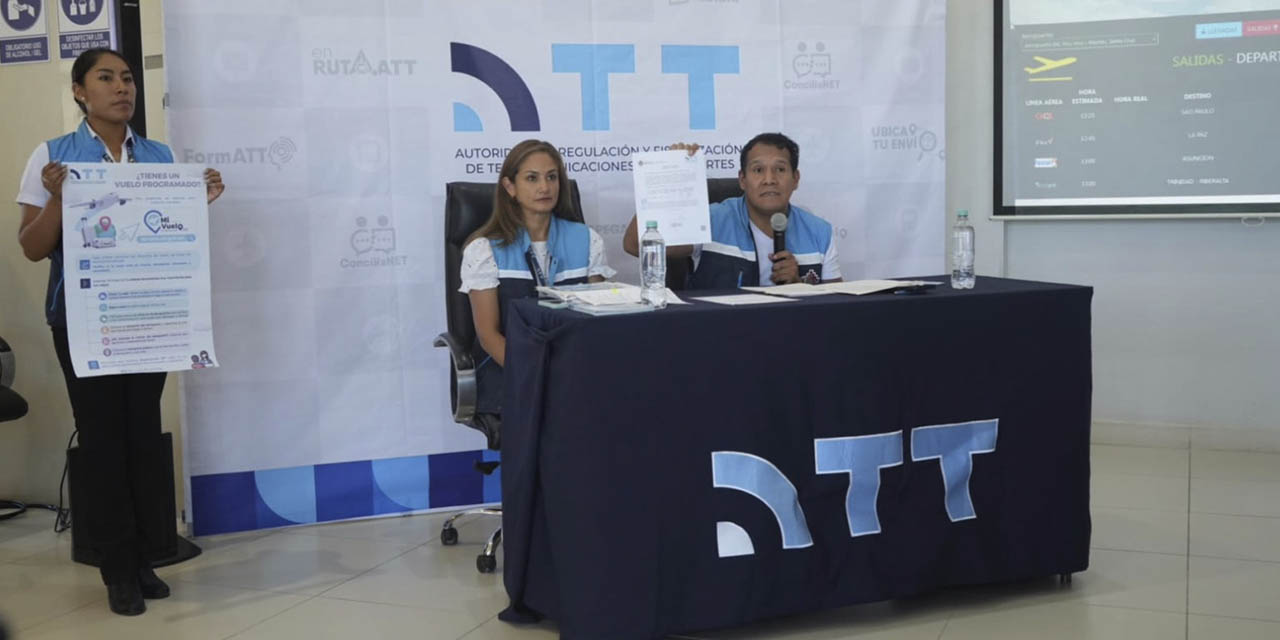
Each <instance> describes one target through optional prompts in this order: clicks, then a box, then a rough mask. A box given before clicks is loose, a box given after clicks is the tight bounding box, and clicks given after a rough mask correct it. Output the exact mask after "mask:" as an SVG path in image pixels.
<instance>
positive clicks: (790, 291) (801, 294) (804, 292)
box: [742, 282, 840, 298]
mask: <svg viewBox="0 0 1280 640" xmlns="http://www.w3.org/2000/svg"><path fill="white" fill-rule="evenodd" d="M742 290H743V291H754V292H756V293H764V294H768V295H771V296H785V297H788V298H808V297H809V296H831V295H835V294H837V293H840V292H839V291H836V290H834V289H828V288H826V287H825V286H823V285H813V284H805V283H803V282H795V283H792V284H780V285H777V286H774V287H742Z"/></svg>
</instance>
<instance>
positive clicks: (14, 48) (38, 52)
mask: <svg viewBox="0 0 1280 640" xmlns="http://www.w3.org/2000/svg"><path fill="white" fill-rule="evenodd" d="M44 8H45V0H0V65H6V64H22V63H24V62H45V61H46V60H48V59H49V18H48V17H47V16H46V15H45V11H44Z"/></svg>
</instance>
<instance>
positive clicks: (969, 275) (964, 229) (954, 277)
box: [951, 209, 974, 289]
mask: <svg viewBox="0 0 1280 640" xmlns="http://www.w3.org/2000/svg"><path fill="white" fill-rule="evenodd" d="M951 239H952V245H953V246H952V247H951V288H952V289H972V288H973V283H974V277H973V241H974V236H973V226H972V225H970V224H969V212H968V211H966V210H964V209H961V210H960V211H957V212H956V226H955V227H954V228H953V229H952V230H951Z"/></svg>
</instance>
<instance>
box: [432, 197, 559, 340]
mask: <svg viewBox="0 0 1280 640" xmlns="http://www.w3.org/2000/svg"><path fill="white" fill-rule="evenodd" d="M497 186H498V185H497V184H496V183H493V182H450V183H448V184H446V185H445V196H444V273H445V284H446V286H447V288H446V289H445V314H446V316H447V320H448V323H449V333H451V334H453V337H454V338H455V339H456V340H458V341H459V343H460V344H461V345H462V346H464V347H465V348H467V349H470V348H471V347H472V345H473V344H474V343H475V339H476V328H475V325H474V324H472V322H471V299H470V298H468V297H467V294H465V293H459V292H458V287H460V286H462V275H461V269H462V250H463V249H464V248H465V247H466V242H467V238H469V237H471V234H472V233H475V231H476V229H479V228H480V227H481V226H482V225H483V224H484V223H485V222H487V221H488V220H489V216H490V215H492V213H493V193H494V189H496V188H497ZM569 194H570V196H571V197H572V198H573V215H571V216H570V217H569V219H571V220H573V221H575V222H582V198H581V196H580V195H579V194H578V183H577V182H575V181H573V180H570V181H569Z"/></svg>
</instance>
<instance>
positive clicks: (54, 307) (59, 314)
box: [44, 120, 173, 327]
mask: <svg viewBox="0 0 1280 640" xmlns="http://www.w3.org/2000/svg"><path fill="white" fill-rule="evenodd" d="M45 144H47V145H49V161H50V162H102V156H103V155H105V154H106V153H107V148H106V146H104V145H103V144H102V141H101V140H99V139H97V138H95V137H93V134H92V133H90V131H89V121H88V120H82V121H81V122H80V126H79V127H78V128H77V129H76V130H75V131H72V132H71V133H68V134H67V135H65V136H60V137H57V138H54V139H52V140H50V141H48V142H46V143H45ZM133 158H134V160H135V161H137V162H173V153H172V152H170V151H169V147H168V146H165V145H164V144H162V143H159V142H154V141H151V140H147V139H146V138H143V137H140V136H138V135H137V134H134V136H133ZM122 159H123V158H122ZM59 225H61V223H59ZM44 318H45V321H46V322H48V323H49V324H50V325H52V326H55V327H65V326H67V308H66V301H65V296H64V295H63V292H62V238H61V237H59V238H58V246H57V247H56V248H54V250H53V253H50V254H49V286H48V288H47V289H46V291H45V298H44Z"/></svg>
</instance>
